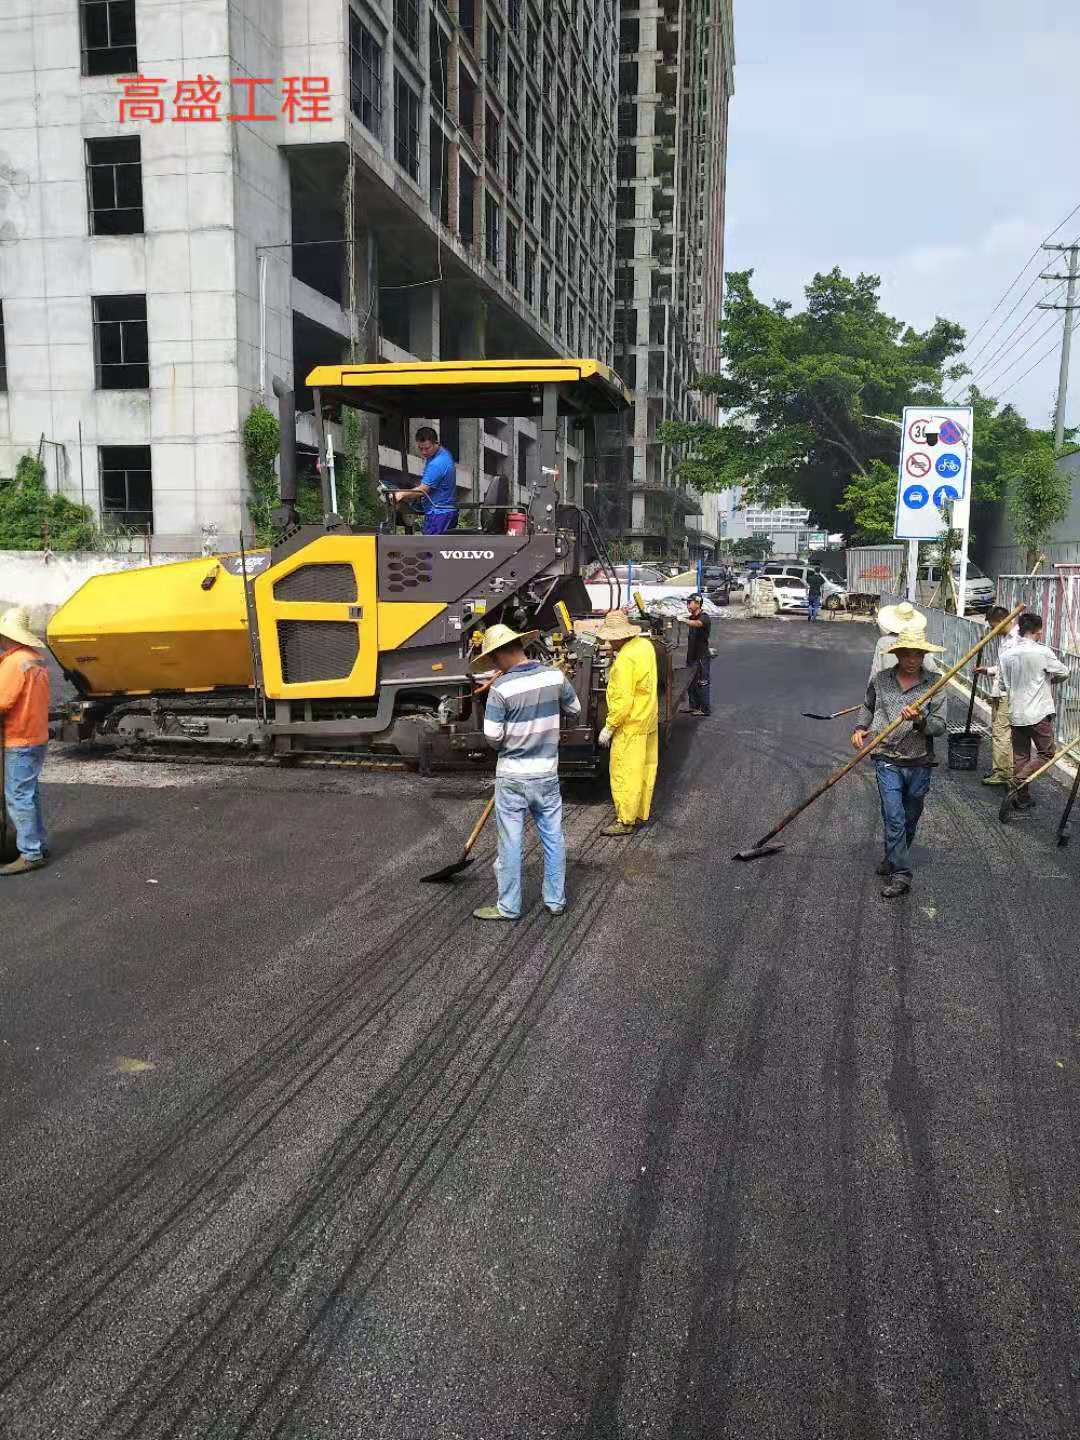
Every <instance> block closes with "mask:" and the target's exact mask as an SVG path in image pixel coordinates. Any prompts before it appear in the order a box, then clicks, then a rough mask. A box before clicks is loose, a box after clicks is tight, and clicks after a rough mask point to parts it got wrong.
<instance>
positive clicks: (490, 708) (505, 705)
mask: <svg viewBox="0 0 1080 1440" xmlns="http://www.w3.org/2000/svg"><path fill="white" fill-rule="evenodd" d="M538 634H539V632H538V631H536V630H528V631H526V632H524V633H519V632H517V631H515V630H511V629H510V627H509V625H492V626H491V628H490V629H489V630H488V631H487V632H486V633H485V635H484V643H483V646H482V647H481V650H480V653H479V655H478V656H477V657H476V658H475V659H474V660H473V662H472V669H473V670H474V671H477V670H491V669H492V668H495V669H496V670H497V671H498V672H499V673H498V676H497V678H496V679H495V680H494V682H493V683H492V685H491V688H490V689H489V691H488V695H487V705H486V708H485V711H484V737H485V739H486V740H487V742H488V744H489V745H490V746H491V747H492V748H493V749H494V750H497V751H498V754H499V758H498V761H497V763H496V766H495V823H496V826H497V829H498V836H499V840H498V855H497V857H496V860H495V879H496V882H497V884H498V887H499V898H498V902H497V903H496V904H495V905H484V906H481V907H480V909H478V910H474V911H473V914H474V916H475V917H476V919H477V920H511V921H512V920H517V919H518V918H519V916H520V915H521V905H522V897H521V850H522V839H523V836H524V833H525V817H526V816H527V815H531V816H532V819H533V824H534V825H535V826H536V829H537V832H538V834H539V836H540V844H541V846H542V847H543V851H544V889H543V897H544V904H545V905H546V906H547V908H548V909H549V910H550V911H551V913H552V914H553V915H561V914H562V913H563V911H564V910H565V909H566V838H565V836H564V835H563V824H562V791H561V789H560V788H559V730H560V728H561V723H562V720H561V717H562V716H563V715H566V716H568V717H576V716H578V715H580V714H581V702H580V701H579V700H578V697H577V695H576V693H575V691H574V687H573V686H572V685H571V684H570V681H569V680H568V679H567V678H566V676H565V675H564V674H563V673H562V671H561V670H556V669H555V667H554V666H553V665H548V664H545V663H544V662H543V661H540V660H530V659H529V656H528V655H527V653H526V650H525V647H526V645H528V644H529V643H530V642H531V641H533V640H535V639H536V637H537V635H538Z"/></svg>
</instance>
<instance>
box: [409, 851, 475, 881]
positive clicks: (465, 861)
mask: <svg viewBox="0 0 1080 1440" xmlns="http://www.w3.org/2000/svg"><path fill="white" fill-rule="evenodd" d="M472 863H473V861H472V856H471V855H463V856H462V857H461V859H460V860H455V861H454V863H453V864H452V865H444V866H443V868H442V869H441V870H435V871H433V872H432V874H430V875H421V876H420V884H421V885H447V884H449V883H450V881H451V880H452V879H453V878H454V876H455V875H460V874H461V872H462V871H463V870H467V869H468V868H469V866H470V865H471V864H472Z"/></svg>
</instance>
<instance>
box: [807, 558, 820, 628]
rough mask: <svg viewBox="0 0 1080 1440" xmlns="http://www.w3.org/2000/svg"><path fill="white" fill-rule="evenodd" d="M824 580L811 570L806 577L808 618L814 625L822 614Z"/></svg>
mask: <svg viewBox="0 0 1080 1440" xmlns="http://www.w3.org/2000/svg"><path fill="white" fill-rule="evenodd" d="M823 584H824V579H823V577H822V576H821V575H819V574H818V573H817V571H816V570H811V571H809V572H808V574H807V576H806V607H807V608H806V618H807V620H809V621H810V622H811V623H812V624H813V623H814V622H815V621H816V620H817V618H818V615H820V613H821V587H822V585H823Z"/></svg>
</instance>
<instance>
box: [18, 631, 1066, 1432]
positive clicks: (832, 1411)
mask: <svg viewBox="0 0 1080 1440" xmlns="http://www.w3.org/2000/svg"><path fill="white" fill-rule="evenodd" d="M714 636H715V643H716V645H717V647H718V649H719V652H720V653H719V656H718V658H717V660H716V661H715V662H714V677H713V696H714V710H713V714H712V717H711V718H709V719H704V720H693V719H691V718H690V717H688V716H684V717H682V718H680V720H679V722H678V724H677V727H676V733H675V736H674V738H673V741H672V743H671V745H670V747H669V748H668V751H667V753H666V755H665V759H664V766H663V778H662V783H661V785H660V788H659V791H658V804H657V814H656V818H655V820H654V822H653V823H652V824H651V825H650V826H649V827H648V828H647V829H646V830H644V831H643V832H642V833H640V834H639V835H637V836H635V837H634V838H632V839H630V840H619V839H614V838H606V837H603V836H602V835H601V834H600V831H601V828H602V827H603V825H604V824H605V823H606V821H607V819H608V810H607V807H606V805H605V804H604V801H603V795H602V793H601V792H598V790H597V788H596V787H591V788H590V787H581V786H569V787H568V789H567V830H568V837H569V846H570V895H571V907H570V909H569V910H568V912H567V913H566V915H564V916H562V917H558V918H555V917H551V916H550V915H548V913H547V911H546V910H544V908H543V906H542V905H541V904H540V899H539V893H538V890H539V877H538V868H537V867H538V856H537V853H536V850H535V846H533V848H532V849H531V851H530V854H529V860H528V882H529V887H530V888H529V893H530V895H531V905H530V908H529V909H528V911H527V913H526V914H525V916H524V918H523V919H522V921H521V922H520V923H519V924H518V925H516V926H513V927H511V926H487V927H484V926H480V925H479V924H477V923H476V922H474V921H473V920H472V918H471V911H472V909H473V907H474V905H476V904H477V903H480V902H482V901H487V900H489V899H490V898H491V893H492V891H491V884H492V881H491V874H490V869H489V862H490V859H491V847H492V844H493V837H491V836H489V837H487V838H486V839H485V840H484V841H483V842H482V845H481V848H480V863H478V864H476V865H474V866H473V867H472V868H471V869H470V870H469V871H468V872H466V874H465V875H464V876H463V877H462V879H461V880H460V881H459V882H458V883H457V884H456V885H454V886H453V887H450V888H434V887H425V886H421V885H419V884H418V883H417V879H418V877H419V876H420V875H421V874H423V873H425V872H426V871H429V870H431V869H433V868H435V866H436V865H438V864H441V863H445V861H446V860H447V859H450V858H453V857H454V856H455V855H457V854H459V853H460V846H461V842H462V839H463V837H464V835H465V833H466V832H467V830H468V828H469V825H470V823H471V820H472V818H473V817H474V816H475V814H476V813H478V811H479V808H480V806H481V805H482V803H483V799H484V795H485V782H484V781H482V780H481V779H478V778H473V777H468V778H464V779H456V778H455V779H452V780H446V781H437V780H436V781H421V780H419V779H418V778H416V777H411V776H399V775H364V774H342V775H339V774H337V773H334V774H330V773H328V772H325V773H324V772H319V773H315V774H312V773H308V772H304V773H300V774H297V773H285V772H278V771H271V772H267V771H261V770H240V769H227V770H217V771H209V770H208V771H203V770H201V769H194V770H192V769H178V770H177V771H176V772H175V774H174V775H173V777H172V779H170V776H169V772H168V770H167V769H166V768H165V767H156V769H155V775H156V776H157V778H156V779H155V780H153V781H151V779H150V777H149V770H148V767H141V766H135V767H130V768H129V769H128V770H127V771H126V772H125V771H124V767H123V765H122V764H121V765H115V766H114V769H113V770H108V771H105V772H102V771H101V770H95V768H94V767H95V765H96V764H97V762H96V761H95V759H94V758H89V759H86V760H80V759H78V758H74V759H72V758H67V759H65V758H63V757H58V759H57V760H56V761H55V762H53V764H52V766H51V774H52V775H53V777H54V781H56V780H58V779H62V781H63V783H51V784H49V785H48V786H47V787H46V795H45V801H46V809H47V812H48V818H49V820H50V823H51V826H52V829H53V833H54V854H55V860H54V863H53V864H52V866H51V867H50V868H49V869H47V870H46V871H43V872H40V873H39V874H35V875H32V876H29V877H26V878H23V879H19V880H17V881H10V882H6V883H5V884H4V886H3V889H2V890H0V916H2V931H0V993H2V996H3V1010H2V1017H0V1041H2V1043H0V1073H2V1142H0V1143H2V1145H3V1162H4V1163H3V1165H2V1167H0V1234H2V1235H3V1237H4V1238H3V1246H2V1250H0V1433H3V1434H4V1435H6V1436H11V1437H14V1440H45V1437H50V1440H91V1437H103V1440H121V1437H131V1440H135V1437H138V1440H165V1437H170V1440H172V1437H179V1440H188V1437H191V1440H194V1437H202V1440H226V1437H228V1440H232V1437H237V1440H239V1437H249V1436H250V1437H270V1436H274V1437H289V1440H301V1437H305V1440H316V1437H318V1440H346V1437H349V1440H359V1437H363V1440H368V1437H392V1440H420V1437H424V1440H426V1437H440V1440H442V1437H470V1440H472V1437H476V1440H481V1437H485V1440H491V1437H510V1436H514V1437H534V1436H535V1437H547V1436H551V1437H554V1436H560V1437H565V1436H575V1437H597V1440H599V1437H605V1440H606V1437H639V1436H641V1437H644V1436H663V1437H672V1440H675V1437H699V1436H700V1437H721V1436H730V1437H739V1440H746V1437H754V1440H765V1437H778V1440H779V1437H784V1440H787V1437H792V1440H795V1437H799V1440H802V1437H810V1436H822V1437H829V1440H837V1437H839V1440H892V1437H912V1440H938V1437H941V1440H967V1437H971V1440H983V1437H986V1440H990V1437H993V1440H999V1437H1000V1440H1016V1437H1033V1440H1034V1437H1038V1440H1045V1437H1059V1436H1060V1437H1063V1440H1064V1437H1075V1436H1076V1435H1077V1434H1080V1371H1078V1368H1077V1363H1076V1356H1077V1354H1078V1353H1080V1345H1078V1341H1080V1334H1078V1330H1080V1318H1078V1317H1080V1245H1078V1240H1080V1234H1078V1232H1080V1205H1078V1203H1077V1202H1078V1198H1080V1192H1078V1179H1080V1174H1078V1144H1080V1031H1078V1018H1080V1016H1078V1009H1080V1003H1078V998H1077V997H1078V987H1077V981H1076V969H1077V926H1076V914H1077V906H1076V900H1077V866H1078V865H1080V851H1076V850H1073V849H1065V850H1061V849H1057V848H1056V847H1055V845H1054V822H1055V820H1056V817H1057V814H1058V811H1059V807H1060V801H1061V795H1060V792H1058V791H1056V790H1051V789H1046V790H1045V791H1044V796H1043V804H1042V806H1041V808H1040V810H1039V811H1038V812H1037V813H1036V814H1035V815H1034V816H1033V817H1031V818H1026V817H1025V818H1024V819H1022V820H1017V821H1016V822H1015V823H1014V824H1012V825H1010V826H1007V827H1005V826H1001V825H1000V824H999V822H998V820H997V818H996V801H995V795H994V792H987V791H986V790H985V789H983V788H982V787H981V786H980V785H979V783H978V776H977V775H973V774H961V773H959V772H949V771H948V770H947V769H946V768H945V767H944V766H942V767H941V769H940V770H939V771H938V773H937V774H936V776H935V779H934V784H933V789H932V793H931V797H930V801H929V803H928V806H927V811H926V816H925V819H924V822H923V826H922V828H921V830H920V835H919V844H918V846H917V848H916V851H915V861H916V865H917V874H916V883H915V888H914V889H913V891H912V893H911V894H910V896H908V897H906V898H905V899H903V900H900V901H886V900H884V899H882V898H881V896H880V894H879V889H880V883H881V882H880V881H879V880H878V879H877V878H876V877H875V875H874V874H873V867H874V865H875V863H876V861H877V859H878V856H879V846H880V837H879V829H880V821H879V817H878V813H877V804H876V796H875V792H874V789H873V786H872V778H871V777H870V776H867V775H863V774H862V772H861V770H860V771H856V772H855V774H854V775H853V776H852V777H851V778H850V779H849V780H846V781H845V782H844V783H843V784H842V785H840V786H838V787H836V789H835V790H833V791H831V792H830V793H829V795H828V796H827V797H826V798H825V799H824V800H822V801H821V802H820V803H819V804H818V805H815V806H814V807H813V808H812V809H811V810H809V811H808V812H807V813H806V814H805V815H804V816H803V817H802V818H801V819H800V820H799V821H797V822H796V823H795V825H793V826H792V827H791V829H790V830H789V831H788V832H787V833H786V836H785V838H786V849H785V850H784V851H783V853H782V854H780V855H776V856H773V857H771V858H769V859H763V860H759V861H756V862H754V863H751V864H746V865H742V864H735V863H733V862H732V859H731V857H732V855H733V853H734V851H735V850H737V849H740V848H742V847H743V846H744V845H746V844H749V843H750V842H752V841H753V840H754V839H756V838H757V837H758V835H760V834H761V833H762V832H763V831H765V830H767V829H768V828H769V827H770V824H771V823H772V822H773V821H774V820H775V819H777V818H778V817H779V815H780V814H781V813H782V812H783V811H784V810H786V809H787V808H788V807H789V806H790V805H792V804H793V803H794V802H795V801H797V800H798V799H799V798H800V797H801V796H803V795H804V794H805V793H806V792H807V791H808V790H809V789H810V788H812V787H813V786H814V785H815V784H817V783H819V782H820V780H821V779H823V778H824V776H825V775H826V774H827V773H828V770H829V769H830V768H832V767H833V766H834V765H835V764H837V763H838V762H839V761H840V760H842V759H843V758H845V757H846V755H847V754H848V753H850V752H849V750H848V748H847V735H848V730H849V723H848V722H846V721H844V720H841V721H837V722H834V723H832V724H822V723H818V722H814V721H810V720H805V719H803V718H802V716H801V714H800V712H801V711H802V710H804V709H819V710H831V709H835V708H839V707H840V706H841V705H843V704H846V703H853V702H854V701H855V700H857V699H858V698H859V694H860V690H861V686H862V685H863V683H864V681H865V675H866V665H867V660H868V656H869V651H870V647H871V644H872V638H873V637H872V634H871V632H870V631H869V629H867V628H865V627H863V628H862V629H859V628H858V627H851V626H841V625H830V624H826V623H822V624H819V625H817V626H808V625H806V624H805V622H795V621H788V622H784V621H779V620H778V621H775V622H773V621H760V622H746V623H745V624H729V625H724V626H717V627H714ZM80 766H83V767H84V768H83V769H81V770H80ZM121 772H122V773H121ZM103 773H104V774H105V776H106V780H105V782H104V783H103V782H102V774H103ZM95 775H96V776H97V780H96V783H95V781H94V776H95Z"/></svg>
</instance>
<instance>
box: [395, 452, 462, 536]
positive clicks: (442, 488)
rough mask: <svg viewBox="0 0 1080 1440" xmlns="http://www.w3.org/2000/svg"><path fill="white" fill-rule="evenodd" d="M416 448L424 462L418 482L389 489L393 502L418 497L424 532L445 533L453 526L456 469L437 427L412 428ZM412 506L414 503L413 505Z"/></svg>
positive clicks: (399, 502)
mask: <svg viewBox="0 0 1080 1440" xmlns="http://www.w3.org/2000/svg"><path fill="white" fill-rule="evenodd" d="M415 439H416V450H417V454H418V455H419V456H420V458H421V460H423V462H424V473H423V475H422V476H421V477H420V484H419V485H414V486H412V487H411V488H408V489H405V490H395V491H394V492H393V495H394V501H395V502H396V503H397V504H399V505H400V504H402V503H404V502H415V501H419V502H420V505H421V508H422V512H423V516H424V520H423V524H422V526H421V529H422V531H423V533H424V534H425V535H445V534H446V533H447V532H448V531H450V530H456V529H457V523H458V503H457V469H456V467H455V465H454V457H453V456H452V455H451V454H450V451H449V450H447V448H446V446H445V445H440V444H439V435H438V431H436V430H434V429H433V428H432V427H431V426H430V425H421V426H420V429H419V430H417V432H416V436H415ZM413 508H415V506H414V507H413Z"/></svg>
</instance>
